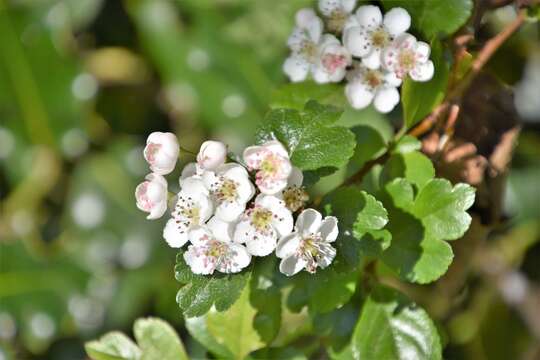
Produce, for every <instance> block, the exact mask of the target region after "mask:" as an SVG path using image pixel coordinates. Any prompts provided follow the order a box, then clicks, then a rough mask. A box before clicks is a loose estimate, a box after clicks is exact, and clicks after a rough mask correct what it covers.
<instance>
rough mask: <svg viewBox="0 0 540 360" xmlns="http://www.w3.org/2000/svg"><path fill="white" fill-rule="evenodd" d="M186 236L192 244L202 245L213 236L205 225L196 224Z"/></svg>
mask: <svg viewBox="0 0 540 360" xmlns="http://www.w3.org/2000/svg"><path fill="white" fill-rule="evenodd" d="M188 238H189V242H190V243H192V244H193V245H204V244H206V242H208V241H209V240H212V239H213V238H214V236H213V235H212V233H211V232H210V230H209V229H208V228H207V227H206V226H197V227H194V228H192V229H191V230H190V231H189V234H188Z"/></svg>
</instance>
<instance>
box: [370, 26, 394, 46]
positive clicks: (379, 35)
mask: <svg viewBox="0 0 540 360" xmlns="http://www.w3.org/2000/svg"><path fill="white" fill-rule="evenodd" d="M371 42H372V44H373V46H375V47H376V48H383V47H385V46H386V45H388V43H389V42H390V36H389V35H388V32H386V30H384V29H383V28H378V29H377V30H374V31H373V32H372V33H371Z"/></svg>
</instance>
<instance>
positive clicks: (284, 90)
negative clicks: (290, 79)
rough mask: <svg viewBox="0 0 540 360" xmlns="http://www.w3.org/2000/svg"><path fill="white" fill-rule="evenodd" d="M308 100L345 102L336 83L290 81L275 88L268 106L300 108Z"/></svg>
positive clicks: (323, 102)
mask: <svg viewBox="0 0 540 360" xmlns="http://www.w3.org/2000/svg"><path fill="white" fill-rule="evenodd" d="M310 100H316V101H318V102H319V103H321V104H329V105H335V106H344V105H345V104H347V100H346V99H345V95H344V93H343V87H342V86H341V85H338V84H317V83H315V82H313V81H304V82H300V83H290V84H286V85H283V86H282V87H280V88H279V89H277V90H276V91H275V92H274V94H273V95H272V100H271V102H270V107H271V108H272V109H277V108H289V109H296V110H302V109H303V108H304V105H306V103H307V102H308V101H310Z"/></svg>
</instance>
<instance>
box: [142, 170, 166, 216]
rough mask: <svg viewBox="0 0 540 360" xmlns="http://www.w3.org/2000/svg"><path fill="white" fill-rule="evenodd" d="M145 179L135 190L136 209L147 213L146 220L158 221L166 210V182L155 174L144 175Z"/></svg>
mask: <svg viewBox="0 0 540 360" xmlns="http://www.w3.org/2000/svg"><path fill="white" fill-rule="evenodd" d="M145 179H146V181H145V182H143V183H141V184H139V185H138V186H137V188H136V189H135V199H136V200H137V207H138V208H139V209H141V210H142V211H144V212H147V213H149V214H148V216H147V217H146V218H147V219H149V220H154V219H159V218H160V217H161V216H163V214H164V213H165V211H166V210H167V195H168V191H167V181H166V180H165V178H164V177H163V176H161V175H159V174H155V173H152V174H148V175H146V178H145Z"/></svg>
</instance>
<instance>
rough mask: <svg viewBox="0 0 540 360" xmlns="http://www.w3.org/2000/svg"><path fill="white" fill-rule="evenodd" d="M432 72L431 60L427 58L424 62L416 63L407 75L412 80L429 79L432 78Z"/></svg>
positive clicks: (433, 70)
mask: <svg viewBox="0 0 540 360" xmlns="http://www.w3.org/2000/svg"><path fill="white" fill-rule="evenodd" d="M434 72H435V68H434V66H433V61H431V60H428V61H427V62H425V63H420V64H416V66H415V67H414V69H412V70H411V71H410V72H409V75H410V77H411V79H413V80H414V81H429V80H431V78H433V74H434Z"/></svg>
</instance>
